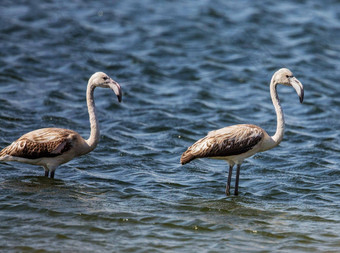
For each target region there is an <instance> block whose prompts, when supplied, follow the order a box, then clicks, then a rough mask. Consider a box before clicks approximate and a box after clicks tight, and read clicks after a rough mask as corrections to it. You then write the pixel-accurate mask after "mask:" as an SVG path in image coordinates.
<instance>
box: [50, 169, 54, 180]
mask: <svg viewBox="0 0 340 253" xmlns="http://www.w3.org/2000/svg"><path fill="white" fill-rule="evenodd" d="M50 178H54V170H52V171H51V175H50Z"/></svg>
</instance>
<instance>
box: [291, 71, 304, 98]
mask: <svg viewBox="0 0 340 253" xmlns="http://www.w3.org/2000/svg"><path fill="white" fill-rule="evenodd" d="M290 84H291V85H292V86H293V88H294V89H295V91H296V93H297V94H298V96H299V98H300V103H302V102H303V96H304V91H303V85H302V83H300V81H299V80H298V79H296V78H295V77H291V78H290Z"/></svg>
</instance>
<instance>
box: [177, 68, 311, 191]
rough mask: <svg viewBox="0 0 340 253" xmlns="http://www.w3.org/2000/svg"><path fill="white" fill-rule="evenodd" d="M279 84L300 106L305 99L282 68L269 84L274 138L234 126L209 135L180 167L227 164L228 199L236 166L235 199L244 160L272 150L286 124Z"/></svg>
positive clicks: (259, 130)
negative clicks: (291, 92)
mask: <svg viewBox="0 0 340 253" xmlns="http://www.w3.org/2000/svg"><path fill="white" fill-rule="evenodd" d="M278 84H283V85H286V86H292V87H293V88H294V89H295V91H296V92H297V94H298V96H299V98H300V103H302V101H303V96H304V90H303V86H302V84H301V83H300V81H299V80H298V79H296V78H295V77H294V76H293V74H292V72H291V71H290V70H289V69H286V68H282V69H280V70H278V71H276V72H275V73H274V75H273V77H272V79H271V82H270V95H271V98H272V101H273V105H274V107H275V111H276V116H277V128H276V133H275V134H274V135H273V136H269V135H268V134H267V132H266V131H265V130H263V129H262V128H260V127H258V126H255V125H250V124H242V125H234V126H229V127H225V128H221V129H218V130H215V131H211V132H209V133H208V135H207V136H206V137H204V138H202V139H200V140H198V141H197V142H195V143H194V144H193V145H192V146H190V147H189V148H188V149H187V150H186V151H185V152H184V153H183V154H182V157H181V164H186V163H189V162H190V161H192V160H194V159H196V158H214V159H221V160H225V161H227V162H228V163H229V173H228V181H227V186H226V194H227V195H229V194H230V181H231V175H232V170H233V167H234V165H235V164H236V166H237V170H236V182H235V195H238V184H239V177H240V168H241V164H242V163H243V161H244V159H245V158H247V157H250V156H252V155H254V154H256V153H258V152H263V151H266V150H268V149H272V148H274V147H276V146H277V145H279V143H280V142H281V141H282V138H283V132H284V128H285V121H284V116H283V111H282V107H281V105H280V100H279V97H278V94H277V90H276V88H277V85H278Z"/></svg>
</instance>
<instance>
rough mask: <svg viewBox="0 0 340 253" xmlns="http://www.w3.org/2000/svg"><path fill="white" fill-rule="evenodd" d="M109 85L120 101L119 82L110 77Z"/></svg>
mask: <svg viewBox="0 0 340 253" xmlns="http://www.w3.org/2000/svg"><path fill="white" fill-rule="evenodd" d="M109 86H110V88H111V89H112V90H113V92H114V93H115V94H116V95H117V97H118V102H119V103H120V102H121V101H122V90H121V88H120V85H119V83H117V82H115V81H113V80H112V79H110V82H109Z"/></svg>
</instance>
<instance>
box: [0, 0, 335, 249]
mask: <svg viewBox="0 0 340 253" xmlns="http://www.w3.org/2000/svg"><path fill="white" fill-rule="evenodd" d="M0 24H1V26H0V105H1V106H0V147H5V146H6V145H8V144H10V143H11V142H12V141H13V140H15V139H17V138H18V137H19V136H20V135H22V134H24V133H26V132H28V131H31V130H34V129H37V128H42V127H52V126H53V127H63V128H70V129H74V130H76V131H78V132H79V133H80V134H81V135H82V136H83V137H86V138H87V137H88V135H89V122H88V114H87V108H86V104H85V90H86V84H87V80H88V78H89V77H90V76H91V75H92V74H93V73H94V72H96V71H104V72H106V73H108V74H109V75H110V76H111V77H113V78H114V79H115V80H117V81H118V82H119V83H120V84H121V85H122V89H123V103H121V104H118V103H117V101H116V98H115V96H114V94H113V93H112V92H108V91H107V90H102V89H97V90H96V92H95V99H96V105H97V109H98V116H99V121H100V125H101V132H102V136H101V140H100V143H99V145H98V147H97V148H96V149H95V150H94V151H93V152H92V153H90V154H88V155H86V156H83V157H80V158H77V159H75V160H73V161H71V162H69V163H67V164H65V165H63V166H60V167H59V168H58V169H57V171H56V179H55V180H51V179H47V178H45V177H43V176H42V175H43V169H42V168H40V167H35V166H30V165H25V164H18V163H2V164H0V166H1V167H0V168H1V169H0V248H1V251H4V252H226V251H231V252H247V251H257V252H274V251H275V252H339V250H340V232H339V231H340V211H339V210H340V170H339V162H340V158H339V156H340V119H339V118H340V87H339V85H340V64H339V63H340V56H339V55H340V1H338V0H333V1H332V0H329V1H318V0H314V1H304V0H290V1H251V0H241V1H222V0H217V1H212V0H211V1H209V0H199V1H181V0H173V1H170V0H169V1H155V0H143V1H140V0H128V1H93V2H91V3H90V2H89V1H81V0H77V1H73V0H71V1H52V0H51V1H12V0H2V1H1V2H0ZM281 67H288V68H290V69H291V70H292V71H293V72H294V74H295V75H296V77H297V78H298V79H299V80H300V81H301V82H302V83H303V84H304V86H305V101H304V103H303V104H300V103H299V100H298V97H297V95H296V93H295V91H294V90H293V89H291V88H288V87H279V95H280V98H281V101H282V105H283V109H284V113H285V116H286V132H285V137H284V140H283V142H282V143H281V144H280V146H279V147H277V148H275V149H273V150H270V151H267V152H265V153H260V154H257V155H256V156H254V157H253V158H250V159H248V160H246V162H245V163H244V164H243V166H242V169H241V179H240V195H239V196H238V197H234V196H230V197H226V196H225V195H224V189H225V183H226V176H227V174H226V172H227V164H226V163H225V162H223V161H214V160H197V161H194V162H192V163H190V164H188V165H185V166H181V165H180V164H179V158H180V154H181V153H182V152H183V151H184V150H185V149H186V147H187V146H189V145H191V144H192V143H193V142H194V141H195V140H197V139H199V138H201V137H203V136H204V135H205V134H206V133H207V132H208V131H210V130H213V129H217V128H221V127H224V126H227V125H232V124H238V123H254V124H257V125H259V126H261V127H263V128H264V129H266V130H267V131H268V132H269V133H270V134H273V133H274V131H275V128H276V118H275V113H274V108H273V106H272V103H271V101H270V96H269V81H270V78H271V75H272V74H273V73H274V72H275V70H277V69H279V68H281ZM233 185H234V179H233V181H232V187H233ZM232 190H233V188H232Z"/></svg>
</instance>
